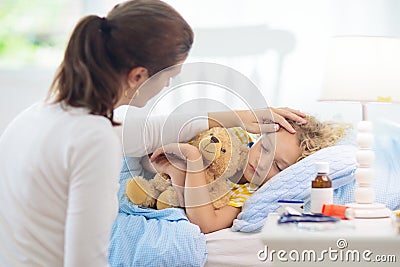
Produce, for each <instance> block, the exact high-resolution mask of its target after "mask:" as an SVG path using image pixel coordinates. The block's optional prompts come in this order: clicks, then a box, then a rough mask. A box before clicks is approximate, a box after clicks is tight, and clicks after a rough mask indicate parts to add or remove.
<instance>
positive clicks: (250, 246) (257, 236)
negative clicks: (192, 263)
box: [205, 228, 269, 267]
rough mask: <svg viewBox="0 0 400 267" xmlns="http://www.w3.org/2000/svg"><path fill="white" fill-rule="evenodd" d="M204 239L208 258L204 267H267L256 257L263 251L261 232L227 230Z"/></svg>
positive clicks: (265, 263)
mask: <svg viewBox="0 0 400 267" xmlns="http://www.w3.org/2000/svg"><path fill="white" fill-rule="evenodd" d="M206 239H207V252H208V256H207V261H206V264H205V267H233V266H236V267H237V266H241V267H246V266H249V267H250V266H252V267H253V266H263V267H265V266H269V264H268V263H267V262H264V261H260V260H258V256H257V254H258V252H259V251H260V250H263V249H264V244H263V243H262V241H261V232H258V233H242V232H233V231H232V230H231V229H229V228H228V229H222V230H219V231H216V232H213V233H209V234H206Z"/></svg>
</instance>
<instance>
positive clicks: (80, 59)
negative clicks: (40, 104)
mask: <svg viewBox="0 0 400 267" xmlns="http://www.w3.org/2000/svg"><path fill="white" fill-rule="evenodd" d="M192 43H193V32H192V29H191V28H190V26H189V25H188V24H187V23H186V21H185V20H184V19H183V18H182V17H181V16H180V15H179V13H178V12H176V11H175V10H174V9H173V8H172V7H171V6H169V5H168V4H166V3H164V2H162V1H159V0H133V1H127V2H124V3H123V4H120V5H117V6H116V7H115V8H114V9H113V10H111V12H110V13H109V14H108V15H107V17H105V18H101V17H98V16H94V15H91V16H87V17H85V18H83V19H82V20H80V21H79V23H78V24H77V25H76V27H75V29H74V30H73V32H72V35H71V37H70V40H69V43H68V45H67V48H66V51H65V54H64V60H63V62H62V63H61V65H60V67H59V69H58V71H57V73H56V76H55V78H54V80H53V83H52V86H51V91H50V93H49V96H48V99H52V100H53V102H54V103H58V102H65V104H67V105H70V106H73V107H85V108H88V109H89V110H90V112H91V113H92V114H95V115H102V116H105V117H107V118H109V119H110V121H111V122H112V124H113V125H118V124H117V123H116V122H114V121H113V110H114V108H115V107H116V105H117V103H118V102H119V100H120V98H121V96H122V92H123V90H124V89H125V88H124V86H125V84H126V81H127V77H128V76H127V74H128V73H129V71H130V70H131V69H133V68H135V67H139V66H140V67H144V68H146V69H147V70H148V72H149V75H152V74H155V73H156V72H158V71H160V70H162V69H164V68H168V67H170V66H173V65H175V64H177V63H178V62H179V61H181V60H183V59H185V58H186V57H187V54H188V52H189V50H190V48H191V45H192Z"/></svg>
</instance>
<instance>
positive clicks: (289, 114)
mask: <svg viewBox="0 0 400 267" xmlns="http://www.w3.org/2000/svg"><path fill="white" fill-rule="evenodd" d="M305 116H306V115H305V114H304V113H302V112H301V111H299V110H294V109H291V108H266V109H255V110H233V111H227V112H210V113H208V118H209V119H208V125H209V127H210V128H212V127H215V126H222V127H225V128H231V127H236V126H239V127H242V128H243V129H245V130H246V131H248V132H251V133H256V134H258V133H265V132H275V131H277V130H279V127H280V126H282V127H283V128H285V129H286V130H287V131H288V132H290V133H295V132H296V131H295V130H294V129H293V127H292V126H291V125H290V123H289V122H287V120H286V119H290V120H293V121H296V122H298V123H302V124H304V123H307V121H306V120H305V119H304V118H305Z"/></svg>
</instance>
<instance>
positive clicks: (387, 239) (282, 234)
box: [258, 213, 400, 267]
mask: <svg viewBox="0 0 400 267" xmlns="http://www.w3.org/2000/svg"><path fill="white" fill-rule="evenodd" d="M278 219H279V215H278V214H276V213H271V214H270V215H269V216H268V219H267V221H266V223H265V225H264V227H263V230H262V234H261V238H262V241H263V243H264V250H260V251H259V252H258V258H259V260H260V261H264V260H265V261H266V262H269V264H271V265H272V266H326V265H329V266H355V265H358V266H378V267H379V266H400V234H398V233H397V230H396V228H395V227H393V225H392V222H391V219H390V218H382V219H354V220H343V221H340V222H338V223H332V224H325V225H323V224H324V223H313V224H310V223H307V224H299V225H295V224H278V223H277V220H278ZM322 227H323V228H324V229H319V228H322Z"/></svg>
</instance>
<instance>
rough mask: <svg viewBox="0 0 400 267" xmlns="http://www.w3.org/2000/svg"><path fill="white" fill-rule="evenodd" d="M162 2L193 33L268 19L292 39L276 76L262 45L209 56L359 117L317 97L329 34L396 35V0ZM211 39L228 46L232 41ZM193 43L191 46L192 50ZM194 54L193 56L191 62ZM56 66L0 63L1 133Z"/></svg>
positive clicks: (293, 100)
mask: <svg viewBox="0 0 400 267" xmlns="http://www.w3.org/2000/svg"><path fill="white" fill-rule="evenodd" d="M104 1H105V0H104ZM86 2H90V1H86ZM106 2H107V8H111V7H112V5H113V4H114V2H116V1H109V0H107V1H106ZM166 2H168V3H170V4H171V5H172V6H174V7H175V8H176V9H177V10H178V11H179V12H180V13H181V14H182V15H183V16H184V17H185V18H186V19H187V21H188V22H189V23H190V24H191V25H192V26H193V28H194V29H195V32H196V31H197V29H204V28H213V27H233V26H251V25H265V26H266V27H268V29H270V30H272V31H275V32H283V33H285V34H288V36H291V37H293V41H294V42H293V44H294V46H293V47H291V49H290V52H288V53H287V54H285V58H284V61H283V68H282V71H281V73H280V76H279V75H278V74H279V71H278V69H277V68H278V66H279V64H277V62H278V60H277V54H276V53H274V52H273V51H268V52H266V55H265V57H262V58H261V63H260V59H257V60H258V61H259V63H257V64H255V63H254V62H256V61H254V62H253V61H252V60H248V59H247V60H244V59H242V60H231V61H230V60H224V59H218V58H214V59H213V58H208V59H209V60H213V61H215V62H218V61H220V62H225V63H226V62H228V63H229V64H231V66H232V67H234V68H235V69H237V70H239V71H241V72H243V73H244V74H245V75H248V76H250V77H251V76H252V75H253V74H254V71H255V69H256V72H257V73H258V77H255V78H254V77H251V78H252V79H253V78H254V79H255V80H256V83H257V84H258V85H260V90H261V91H262V93H263V95H264V96H265V97H266V100H267V102H268V103H273V105H275V106H290V107H295V108H298V109H301V110H304V111H306V112H310V113H313V114H317V115H321V116H326V117H335V118H343V117H345V119H350V120H357V119H359V115H358V114H359V107H358V106H357V105H352V104H346V105H339V104H333V103H318V102H317V101H316V100H317V99H318V96H319V91H320V88H321V81H322V78H323V70H324V64H325V53H326V51H327V47H328V44H329V37H330V36H332V35H342V34H352V35H355V34H369V35H384V36H399V37H400V16H398V14H400V1H398V0H302V1H299V0H249V1H240V0H219V1H214V0H193V1H186V0H167V1H166ZM91 6H93V5H90V4H88V5H86V7H87V8H88V9H90V7H91ZM96 11H98V10H96ZM88 12H89V11H88ZM104 13H105V12H104ZM104 13H103V15H104ZM239 40H240V38H239ZM274 40H275V41H276V40H280V41H279V42H281V43H279V42H278V43H276V44H274V45H276V46H277V47H285V46H287V40H288V38H286V37H283V38H281V39H279V38H277V39H273V40H271V41H274ZM240 41H243V42H244V45H242V46H241V47H242V50H250V49H251V48H252V46H253V45H252V44H251V43H250V44H248V43H246V40H240ZM253 43H254V46H255V45H257V43H256V42H253ZM216 45H220V46H222V47H227V46H230V44H229V43H219V44H216ZM195 46H196V41H195ZM195 49H196V47H194V48H193V51H195ZM195 59H196V58H193V57H191V58H189V61H190V60H195ZM55 68H56V66H54V68H51V69H47V70H37V69H34V68H29V69H25V70H23V71H21V72H10V71H7V70H0V97H1V98H0V101H1V102H0V104H1V110H0V114H1V115H0V116H1V117H0V133H1V132H2V131H3V129H4V127H5V125H6V124H8V123H9V121H11V119H12V118H13V117H14V116H15V115H16V114H17V113H18V112H19V111H20V110H21V109H23V108H25V107H26V106H28V105H29V104H30V103H32V102H34V101H36V100H37V99H39V98H41V97H42V96H44V95H45V92H46V91H47V88H48V87H49V85H50V81H51V78H52V75H53V73H54V70H55ZM253 76H254V75H253ZM277 82H278V84H279V90H280V98H279V99H278V100H274V101H272V99H273V97H272V96H271V92H272V91H271V90H272V88H273V87H274V86H275V85H276V83H277ZM270 100H271V101H270ZM378 109H379V110H380V109H381V108H378ZM389 109H390V108H386V107H385V108H384V109H383V110H385V112H387V113H384V115H387V116H393V117H395V115H394V114H395V113H394V112H390V111H389ZM372 110H375V108H372V109H371V111H372ZM343 113H344V114H345V115H343ZM377 113H378V112H377ZM372 115H373V114H372ZM379 116H380V115H379ZM396 119H397V118H396Z"/></svg>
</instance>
